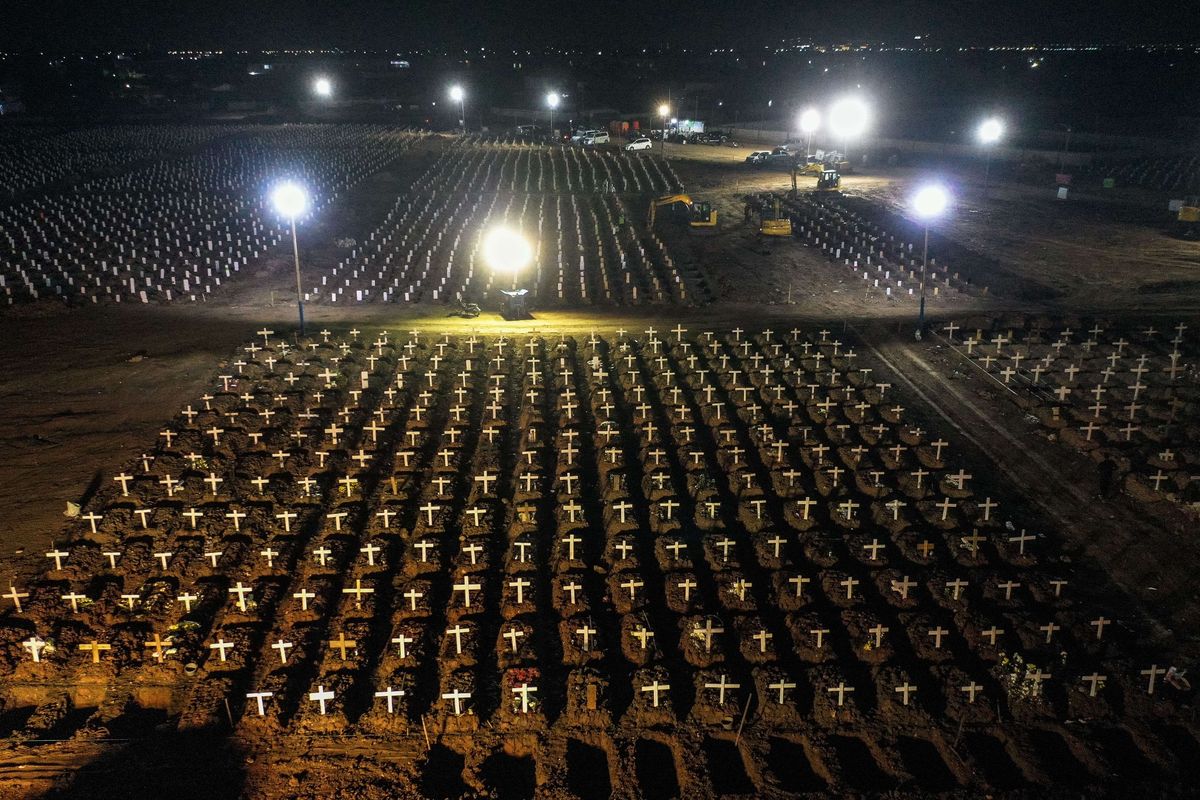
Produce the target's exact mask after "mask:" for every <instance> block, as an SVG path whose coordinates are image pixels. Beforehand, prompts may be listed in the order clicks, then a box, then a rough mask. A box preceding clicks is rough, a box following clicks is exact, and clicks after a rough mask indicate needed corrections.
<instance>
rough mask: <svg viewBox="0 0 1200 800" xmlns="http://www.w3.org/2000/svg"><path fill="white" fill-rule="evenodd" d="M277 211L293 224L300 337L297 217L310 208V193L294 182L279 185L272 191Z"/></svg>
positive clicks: (300, 300) (302, 308)
mask: <svg viewBox="0 0 1200 800" xmlns="http://www.w3.org/2000/svg"><path fill="white" fill-rule="evenodd" d="M271 203H272V204H273V205H274V206H275V210H276V211H278V212H279V213H280V214H282V215H283V216H285V217H287V218H288V220H289V221H290V222H291V223H292V255H293V256H295V259H296V307H297V308H298V309H299V310H300V335H301V336H303V335H304V291H303V289H301V287H300V244H299V242H298V241H297V239H296V217H298V216H300V215H301V214H303V213H304V211H305V209H307V208H308V192H306V191H304V187H303V186H301V185H300V184H298V183H293V182H292V181H286V182H284V183H281V184H279V185H278V186H276V187H275V188H274V189H273V190H272V191H271Z"/></svg>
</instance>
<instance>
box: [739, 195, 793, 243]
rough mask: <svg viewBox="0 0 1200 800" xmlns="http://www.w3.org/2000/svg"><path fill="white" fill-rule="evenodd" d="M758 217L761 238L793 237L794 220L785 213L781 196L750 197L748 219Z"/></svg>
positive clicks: (747, 207)
mask: <svg viewBox="0 0 1200 800" xmlns="http://www.w3.org/2000/svg"><path fill="white" fill-rule="evenodd" d="M751 214H754V215H756V216H757V217H758V234H759V236H791V235H792V220H791V218H790V217H789V216H788V215H787V214H786V213H784V211H783V207H782V201H781V199H780V197H779V195H776V194H769V195H748V196H747V197H746V217H747V219H749V217H750V215H751Z"/></svg>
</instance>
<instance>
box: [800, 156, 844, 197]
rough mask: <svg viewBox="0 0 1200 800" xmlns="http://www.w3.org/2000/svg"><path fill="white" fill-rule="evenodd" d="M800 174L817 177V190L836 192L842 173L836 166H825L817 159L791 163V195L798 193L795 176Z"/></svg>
mask: <svg viewBox="0 0 1200 800" xmlns="http://www.w3.org/2000/svg"><path fill="white" fill-rule="evenodd" d="M800 175H813V176H815V177H816V179H817V189H816V190H817V191H818V192H836V191H838V190H840V189H841V186H842V174H841V172H839V171H838V168H837V167H836V166H827V165H825V164H822V163H821V162H819V161H814V162H810V163H808V164H800V162H798V161H797V162H796V163H795V164H793V165H792V194H791V196H792V197H796V196H797V194H799V191H800V190H799V187H798V186H797V183H796V178H797V177H798V176H800Z"/></svg>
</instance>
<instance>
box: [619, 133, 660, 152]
mask: <svg viewBox="0 0 1200 800" xmlns="http://www.w3.org/2000/svg"><path fill="white" fill-rule="evenodd" d="M652 147H654V142H652V141H650V140H649V139H647V138H646V137H645V136H640V137H638V138H637V139H634V140H633V141H632V142H630V143H629V144H627V145H625V149H626V150H629V151H633V150H649V149H650V148H652Z"/></svg>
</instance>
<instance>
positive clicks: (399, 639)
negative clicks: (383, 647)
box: [392, 633, 413, 658]
mask: <svg viewBox="0 0 1200 800" xmlns="http://www.w3.org/2000/svg"><path fill="white" fill-rule="evenodd" d="M412 643H413V638H412V637H411V636H405V635H404V634H403V633H402V634H400V635H398V636H395V637H393V639H392V644H394V645H396V646H397V647H398V648H399V649H400V657H401V658H408V646H409V645H410V644H412Z"/></svg>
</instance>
